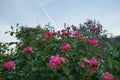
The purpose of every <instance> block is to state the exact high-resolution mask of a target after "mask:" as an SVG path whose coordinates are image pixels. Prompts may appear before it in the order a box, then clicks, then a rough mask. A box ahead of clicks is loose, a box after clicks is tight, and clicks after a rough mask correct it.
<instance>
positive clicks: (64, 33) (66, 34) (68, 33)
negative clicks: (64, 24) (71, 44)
mask: <svg viewBox="0 0 120 80" xmlns="http://www.w3.org/2000/svg"><path fill="white" fill-rule="evenodd" d="M70 34H71V32H69V31H68V32H66V31H63V32H62V36H64V35H65V36H70Z"/></svg>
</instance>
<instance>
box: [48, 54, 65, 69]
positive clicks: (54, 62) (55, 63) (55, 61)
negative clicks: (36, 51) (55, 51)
mask: <svg viewBox="0 0 120 80" xmlns="http://www.w3.org/2000/svg"><path fill="white" fill-rule="evenodd" d="M62 62H64V63H65V62H66V59H65V58H64V57H59V55H55V56H51V60H50V67H51V68H54V69H57V68H58V67H59V66H61V65H62Z"/></svg>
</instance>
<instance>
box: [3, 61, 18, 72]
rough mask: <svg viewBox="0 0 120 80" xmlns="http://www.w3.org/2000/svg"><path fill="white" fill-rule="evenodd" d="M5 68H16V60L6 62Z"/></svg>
mask: <svg viewBox="0 0 120 80" xmlns="http://www.w3.org/2000/svg"><path fill="white" fill-rule="evenodd" d="M4 68H7V69H11V70H16V67H15V62H14V61H9V62H6V63H5V64H4Z"/></svg>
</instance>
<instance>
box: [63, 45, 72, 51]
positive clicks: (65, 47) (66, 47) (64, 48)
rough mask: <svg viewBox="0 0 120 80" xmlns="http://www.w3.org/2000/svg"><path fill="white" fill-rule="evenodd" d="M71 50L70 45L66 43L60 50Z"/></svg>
mask: <svg viewBox="0 0 120 80" xmlns="http://www.w3.org/2000/svg"><path fill="white" fill-rule="evenodd" d="M70 49H71V46H70V44H68V43H66V44H65V45H64V46H63V47H62V50H63V51H69V50H70Z"/></svg>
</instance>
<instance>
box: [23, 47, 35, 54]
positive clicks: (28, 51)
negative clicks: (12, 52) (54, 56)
mask: <svg viewBox="0 0 120 80" xmlns="http://www.w3.org/2000/svg"><path fill="white" fill-rule="evenodd" d="M23 51H24V52H26V53H34V50H33V48H32V47H26V48H24V49H23Z"/></svg>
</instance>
